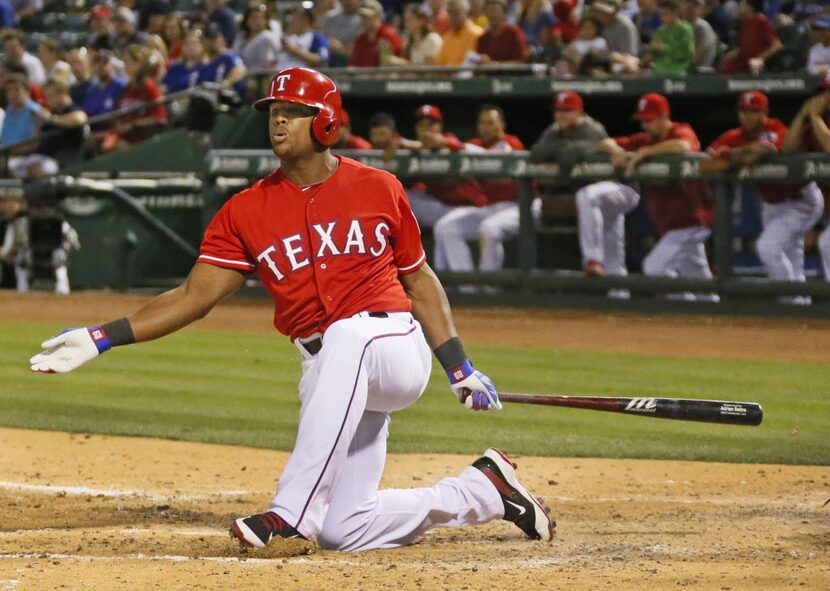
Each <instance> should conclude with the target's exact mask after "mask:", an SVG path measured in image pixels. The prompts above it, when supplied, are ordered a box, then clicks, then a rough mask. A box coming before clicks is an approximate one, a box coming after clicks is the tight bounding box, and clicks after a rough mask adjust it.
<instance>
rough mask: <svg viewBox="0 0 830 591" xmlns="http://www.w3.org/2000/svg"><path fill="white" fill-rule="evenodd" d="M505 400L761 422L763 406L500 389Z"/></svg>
mask: <svg viewBox="0 0 830 591" xmlns="http://www.w3.org/2000/svg"><path fill="white" fill-rule="evenodd" d="M499 399H500V400H501V401H502V402H517V403H520V404H542V405H545V406H564V407H568V408H587V409H589V410H602V411H606V412H621V413H625V414H632V415H639V416H644V417H654V418H658V419H676V420H679V421H699V422H702V423H721V424H725V425H748V426H755V425H760V424H761V421H763V420H764V409H763V408H761V405H760V404H758V403H757V402H730V401H727V400H697V399H694V398H622V397H616V396H540V395H535V394H516V393H504V394H502V393H499Z"/></svg>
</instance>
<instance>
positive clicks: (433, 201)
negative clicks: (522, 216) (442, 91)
mask: <svg viewBox="0 0 830 591" xmlns="http://www.w3.org/2000/svg"><path fill="white" fill-rule="evenodd" d="M443 120H444V118H443V115H442V114H441V110H440V109H439V108H438V107H436V106H434V105H421V106H420V107H418V108H417V109H416V110H415V140H414V141H411V142H407V143H406V147H407V148H408V149H410V150H414V151H418V152H462V151H464V143H463V142H462V141H461V140H459V139H458V138H457V137H456V136H455V135H454V134H452V133H447V132H445V131H444V123H443ZM401 147H404V146H403V145H402V146H401ZM406 196H407V198H408V199H409V205H410V207H411V208H412V211H413V213H415V219H417V220H418V224H420V226H421V227H422V228H432V227H433V226H435V223H436V222H437V221H438V220H439V219H441V218H442V217H443V216H445V215H446V214H447V213H449V212H450V211H452V209H453V208H455V207H458V206H464V205H474V206H476V207H481V206H483V205H487V196H486V195H485V194H484V192H483V191H482V190H481V185H480V184H479V182H478V181H476V180H473V179H466V180H462V181H455V180H447V179H432V180H428V181H423V182H416V183H413V184H412V185H410V186H409V187H407V189H406Z"/></svg>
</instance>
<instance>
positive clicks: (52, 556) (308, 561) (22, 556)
mask: <svg viewBox="0 0 830 591" xmlns="http://www.w3.org/2000/svg"><path fill="white" fill-rule="evenodd" d="M31 559H43V560H71V561H78V562H96V561H102V562H103V561H107V562H123V561H127V560H146V561H148V562H191V561H192V562H218V563H222V564H228V563H238V564H251V565H263V564H269V565H273V564H275V563H277V562H279V563H281V564H286V563H288V564H300V565H303V566H324V567H325V566H348V567H356V568H374V569H378V570H387V569H389V567H390V566H391V565H392V563H373V562H363V561H359V560H347V559H343V558H333V559H312V558H298V557H294V558H292V557H280V558H245V557H230V556H178V555H163V556H147V555H146V554H126V555H124V556H93V555H88V556H85V555H82V554H59V553H45V552H37V553H18V554H0V560H31ZM567 562H568V560H567V558H566V557H553V558H540V557H536V558H527V559H522V560H513V561H510V562H487V561H479V562H461V563H457V562H454V563H436V562H423V561H413V562H399V563H398V564H396V565H395V567H396V568H398V569H401V570H403V569H412V568H417V569H423V568H430V569H435V568H436V567H437V568H440V569H443V570H454V571H465V570H471V569H476V570H480V571H485V570H486V571H496V570H512V569H517V568H546V567H549V566H554V565H561V564H566V563H567Z"/></svg>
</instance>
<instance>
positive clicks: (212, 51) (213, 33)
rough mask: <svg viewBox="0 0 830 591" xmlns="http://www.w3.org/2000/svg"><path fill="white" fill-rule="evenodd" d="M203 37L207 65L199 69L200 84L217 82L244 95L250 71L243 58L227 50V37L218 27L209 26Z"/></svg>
mask: <svg viewBox="0 0 830 591" xmlns="http://www.w3.org/2000/svg"><path fill="white" fill-rule="evenodd" d="M203 37H204V44H205V54H206V55H207V63H204V64H202V66H201V67H200V68H199V83H200V84H201V83H202V82H216V83H219V84H222V85H224V86H228V87H231V88H233V89H234V90H235V91H236V92H238V93H239V94H243V93H244V92H245V76H246V75H247V73H248V70H247V68H245V64H244V63H243V62H242V58H241V57H239V54H237V53H234V52H233V51H228V50H227V48H226V47H225V37H224V36H223V35H222V32H221V31H220V30H219V28H218V27H217V26H216V25H213V24H211V25H209V26H208V28H207V29H206V30H205V32H204V35H203Z"/></svg>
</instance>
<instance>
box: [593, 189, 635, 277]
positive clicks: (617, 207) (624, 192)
mask: <svg viewBox="0 0 830 591" xmlns="http://www.w3.org/2000/svg"><path fill="white" fill-rule="evenodd" d="M614 184H616V190H615V191H614V192H613V193H610V194H608V196H607V197H606V199H604V200H603V202H602V204H601V205H600V210H601V211H602V215H603V218H604V219H605V223H604V229H603V236H602V246H603V253H604V260H603V261H602V262H603V266H604V268H605V273H606V274H607V275H628V269H627V268H626V265H625V215H626V214H628V213H631V211H633V210H634V208H635V207H637V204H638V203H639V202H640V195H639V194H638V193H637V192H636V191H635V190H634V189H632V188H631V187H629V186H627V185H622V184H619V183H614Z"/></svg>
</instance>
